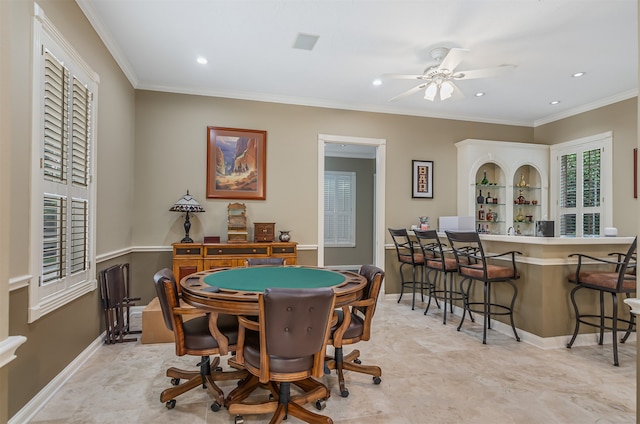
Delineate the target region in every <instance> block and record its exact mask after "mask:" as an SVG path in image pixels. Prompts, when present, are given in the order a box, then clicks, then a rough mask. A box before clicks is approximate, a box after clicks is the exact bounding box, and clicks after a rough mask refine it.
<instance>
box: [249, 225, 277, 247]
mask: <svg viewBox="0 0 640 424" xmlns="http://www.w3.org/2000/svg"><path fill="white" fill-rule="evenodd" d="M253 225H254V231H253V240H254V241H268V242H271V241H273V238H274V235H275V232H276V224H275V223H274V222H254V224H253Z"/></svg>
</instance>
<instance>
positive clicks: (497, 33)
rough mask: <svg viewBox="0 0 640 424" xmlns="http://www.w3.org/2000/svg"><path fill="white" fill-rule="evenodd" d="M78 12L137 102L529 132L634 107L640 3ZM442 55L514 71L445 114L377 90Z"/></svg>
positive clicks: (170, 3)
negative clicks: (201, 102) (452, 122)
mask: <svg viewBox="0 0 640 424" xmlns="http://www.w3.org/2000/svg"><path fill="white" fill-rule="evenodd" d="M76 1H77V3H78V4H79V5H80V7H81V8H82V10H83V11H84V13H85V14H86V15H87V17H88V19H89V21H90V22H91V23H92V25H93V26H94V27H95V29H96V31H97V32H98V34H99V35H100V36H101V37H102V39H103V40H104V42H105V44H106V45H107V47H108V48H109V50H110V51H111V53H112V54H113V56H114V57H115V58H116V60H117V61H118V63H119V64H120V66H121V67H122V69H123V70H124V72H125V74H126V75H127V77H128V78H129V80H130V81H131V83H132V84H133V86H134V87H135V88H138V89H147V90H161V91H168V92H178V93H192V94H202V95H211V96H219V97H229V98H238V99H249V100H260V101H271V102H279V103H290V104H299V105H312V106H326V107H334V108H342V109H353V110H364V111H376V112H387V113H393V114H406V115H416V116H431V117H438V118H453V119H466V120H472V121H481V122H496V123H506V124H517V125H528V126H535V125H540V124H543V123H546V122H551V121H554V120H556V119H560V118H563V117H566V116H570V115H572V114H575V113H579V112H583V111H585V110H589V109H593V108H595V107H599V106H603V105H606V104H610V103H613V102H616V101H620V100H624V99H627V98H631V97H633V96H636V95H637V88H638V36H637V27H638V25H637V23H638V13H637V0H466V1H463V0H438V1H401V0H389V1H382V0H380V1H374V0H333V1H332V0H277V1H272V0H254V1H246V0H224V1H218V0H155V1H152V0H76ZM298 33H305V34H313V35H319V36H320V38H319V40H318V42H317V43H316V45H315V48H314V49H313V50H312V51H307V50H299V49H294V48H293V44H294V41H295V39H296V36H297V35H298ZM439 46H444V47H449V48H450V47H461V48H465V49H469V50H470V52H469V54H468V55H467V56H466V58H465V59H464V60H463V62H462V63H461V64H460V66H458V68H457V70H458V71H465V70H469V69H477V68H487V67H495V66H500V65H504V64H509V65H516V66H517V67H516V68H515V69H514V70H513V71H510V72H508V73H506V74H505V75H502V76H500V77H495V78H485V79H474V80H468V81H464V80H463V81H460V82H458V83H457V85H458V87H459V88H460V90H461V91H462V92H463V93H464V94H465V96H464V98H462V99H449V100H446V101H439V100H436V101H434V102H429V101H428V100H424V99H423V96H422V95H421V94H420V93H418V94H415V95H413V96H410V97H405V98H402V99H398V100H395V101H393V102H389V99H390V98H392V97H393V96H395V95H397V94H399V93H401V92H402V91H405V90H408V89H409V88H411V87H413V86H415V85H417V83H416V82H415V81H410V80H385V81H384V83H383V84H382V85H381V86H377V87H376V86H374V85H373V84H372V81H373V80H374V79H376V78H377V77H379V76H380V75H382V74H385V73H404V74H420V73H422V71H424V69H425V67H426V66H427V65H429V64H434V61H433V59H431V58H430V56H429V51H430V50H431V49H432V48H434V47H439ZM198 56H203V57H206V58H207V59H208V64H206V65H200V64H198V63H196V58H197V57H198ZM579 71H582V72H586V75H585V76H583V77H581V78H572V76H571V75H572V74H573V73H575V72H579ZM479 91H482V92H485V93H486V95H485V96H483V97H475V96H474V93H476V92H479ZM552 100H560V103H559V104H557V105H550V102H551V101H552Z"/></svg>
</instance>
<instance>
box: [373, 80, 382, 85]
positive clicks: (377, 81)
mask: <svg viewBox="0 0 640 424" xmlns="http://www.w3.org/2000/svg"><path fill="white" fill-rule="evenodd" d="M373 85H382V80H381V79H380V78H378V79H374V80H373Z"/></svg>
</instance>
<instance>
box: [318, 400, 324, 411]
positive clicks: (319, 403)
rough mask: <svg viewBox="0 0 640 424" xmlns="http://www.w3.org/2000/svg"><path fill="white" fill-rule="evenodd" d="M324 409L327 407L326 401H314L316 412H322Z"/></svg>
mask: <svg viewBox="0 0 640 424" xmlns="http://www.w3.org/2000/svg"><path fill="white" fill-rule="evenodd" d="M326 407H327V401H326V400H324V399H318V400H317V401H316V409H317V410H318V411H322V410H323V409H324V408H326Z"/></svg>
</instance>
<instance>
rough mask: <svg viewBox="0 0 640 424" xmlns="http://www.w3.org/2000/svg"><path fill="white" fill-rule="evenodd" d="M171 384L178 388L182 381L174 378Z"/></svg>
mask: <svg viewBox="0 0 640 424" xmlns="http://www.w3.org/2000/svg"><path fill="white" fill-rule="evenodd" d="M171 384H172V385H174V386H177V385H178V384H180V379H179V378H172V379H171Z"/></svg>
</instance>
